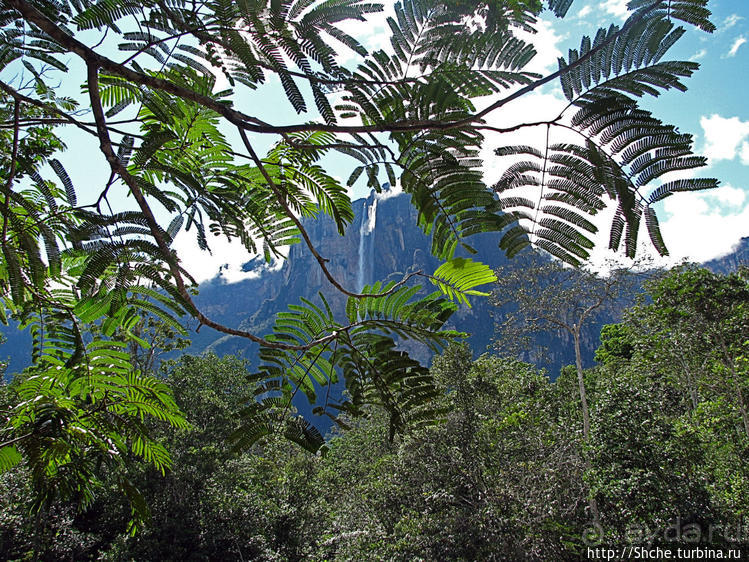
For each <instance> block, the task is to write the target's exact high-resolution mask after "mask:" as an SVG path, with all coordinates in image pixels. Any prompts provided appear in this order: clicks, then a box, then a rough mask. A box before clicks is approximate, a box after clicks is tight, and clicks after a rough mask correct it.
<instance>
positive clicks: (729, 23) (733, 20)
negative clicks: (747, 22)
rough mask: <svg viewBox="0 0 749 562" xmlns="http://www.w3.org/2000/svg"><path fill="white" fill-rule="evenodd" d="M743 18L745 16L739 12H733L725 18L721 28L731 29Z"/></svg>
mask: <svg viewBox="0 0 749 562" xmlns="http://www.w3.org/2000/svg"><path fill="white" fill-rule="evenodd" d="M743 19H744V18H743V17H742V16H740V15H738V14H731V15H730V16H728V17H727V18H726V19H724V20H723V23H722V24H721V26H720V30H721V31H725V30H726V29H730V28H732V27H733V26H734V25H736V24H737V23H739V22H740V21H741V20H743Z"/></svg>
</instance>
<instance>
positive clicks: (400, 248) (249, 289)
mask: <svg viewBox="0 0 749 562" xmlns="http://www.w3.org/2000/svg"><path fill="white" fill-rule="evenodd" d="M353 207H354V211H355V219H354V222H353V224H352V225H351V226H350V227H349V229H348V231H347V233H346V235H345V236H340V235H339V234H338V233H337V231H336V230H335V226H334V224H333V222H332V221H331V220H320V221H312V222H310V224H309V225H308V226H309V231H308V232H309V235H310V237H311V238H312V240H313V243H314V244H315V246H316V247H317V249H318V251H319V252H320V253H321V255H322V256H323V257H325V258H326V259H327V260H328V268H329V269H330V272H331V273H332V275H333V276H334V277H335V278H336V279H337V280H338V281H339V282H340V283H341V284H342V285H343V286H344V287H346V288H348V289H350V290H356V291H359V290H361V288H362V287H363V286H364V285H365V284H371V283H373V282H375V281H378V280H379V281H384V282H387V281H391V280H392V281H398V280H400V279H401V278H402V277H403V275H404V274H407V273H409V272H412V271H417V270H422V271H424V272H426V273H432V272H433V271H434V270H435V269H436V268H437V267H438V266H439V265H440V262H439V261H438V260H437V259H435V258H434V257H433V256H432V255H431V252H430V245H431V239H430V238H429V237H428V236H426V235H424V233H423V232H422V231H421V229H419V227H418V226H417V225H416V222H417V213H416V211H415V209H414V208H413V207H412V205H411V204H410V202H409V198H408V196H407V195H397V196H390V197H388V196H387V195H385V196H376V195H375V194H374V193H373V194H371V195H370V196H369V197H368V198H367V199H359V200H357V201H354V203H353ZM498 241H499V237H498V236H497V235H496V234H486V235H479V236H475V237H473V238H471V240H470V242H471V244H472V245H473V247H474V248H475V249H476V250H477V251H478V254H477V255H476V256H474V259H477V260H480V261H482V262H484V263H486V264H488V265H490V266H491V267H493V268H495V267H499V266H502V265H505V264H507V258H506V257H505V256H504V253H503V252H502V251H501V250H500V249H499V248H498ZM522 259H523V258H522V257H517V258H515V260H514V261H515V262H517V261H518V260H522ZM516 265H517V263H516ZM432 290H434V287H433V286H431V284H430V285H429V286H428V287H426V291H429V292H431V291H432ZM426 291H425V293H426ZM318 292H321V293H323V294H324V295H325V297H326V299H327V300H328V302H329V304H330V306H331V308H332V309H333V311H334V312H337V313H339V314H342V313H343V311H344V307H345V302H346V297H345V296H344V295H342V294H341V293H340V292H339V291H336V290H335V289H334V288H333V287H332V286H331V284H330V282H329V281H328V280H327V279H326V278H325V277H324V275H323V273H322V271H321V269H320V268H319V267H318V265H317V263H316V260H315V259H314V257H313V256H312V255H311V254H310V252H309V251H308V249H307V248H306V246H304V245H303V244H297V245H295V246H294V247H293V248H292V249H291V251H290V253H289V258H288V260H287V261H286V263H285V264H284V265H283V267H282V269H281V270H280V271H278V272H266V273H264V274H263V275H262V276H261V277H260V278H259V279H252V280H248V281H244V282H241V283H236V284H233V285H225V284H221V283H220V282H213V283H211V284H209V285H205V286H203V287H201V291H200V294H199V296H198V299H197V300H198V304H199V306H200V307H201V308H203V309H205V310H206V311H208V312H209V313H213V314H214V316H215V319H216V320H219V321H221V322H225V323H226V324H227V325H230V326H238V327H241V328H243V329H247V330H250V331H253V332H254V333H260V334H263V333H267V332H268V331H270V329H271V328H272V325H273V318H274V316H275V314H276V313H278V312H281V311H283V310H286V308H287V306H288V305H289V304H294V303H298V302H299V299H300V298H302V297H304V298H306V299H310V300H312V301H317V294H318ZM229 303H230V304H229ZM494 312H496V311H495V310H494V309H493V307H491V306H490V305H489V303H488V299H485V298H474V299H473V308H467V307H461V308H460V309H459V310H458V312H456V313H455V314H454V315H453V317H452V318H451V320H450V323H449V327H451V328H455V329H458V330H461V331H464V332H468V333H469V334H471V337H470V339H469V344H470V345H471V347H472V349H473V350H474V352H475V353H476V354H477V355H478V354H481V353H483V352H485V351H487V348H488V346H489V345H490V344H491V340H492V337H493V335H494V319H493V316H492V315H493V313H494ZM599 331H600V326H591V330H590V334H586V337H585V343H586V344H587V345H586V348H587V349H586V350H585V353H586V355H587V356H589V357H591V361H592V354H593V350H594V349H595V348H596V347H597V345H598V333H599ZM567 339H568V338H566V334H560V337H558V338H555V337H552V338H549V337H542V338H540V339H539V342H538V343H539V344H540V345H542V346H545V347H547V348H549V352H548V354H547V360H546V361H545V362H543V363H542V366H544V367H546V368H547V369H548V371H549V374H550V376H552V378H554V377H556V375H557V374H558V372H559V368H560V367H561V366H563V365H565V364H570V363H573V362H574V354H573V351H572V346H571V343H570V341H567ZM206 349H210V350H213V351H215V352H217V353H219V354H226V353H232V354H236V355H241V356H244V357H246V358H247V359H249V360H250V362H252V360H253V359H254V358H255V357H256V355H257V346H255V345H254V344H252V343H250V342H248V341H247V340H243V339H241V338H237V337H231V336H222V335H221V334H218V333H217V332H214V331H212V330H210V329H207V328H203V329H202V330H201V333H200V334H197V335H195V336H194V337H193V346H192V348H191V349H190V350H189V351H191V352H200V351H203V350H206ZM406 349H407V350H408V351H409V352H410V353H411V354H412V355H413V356H414V357H415V358H416V359H418V360H420V361H421V362H422V363H424V364H428V362H429V360H430V355H429V353H428V352H427V350H426V349H423V348H420V347H418V346H415V345H407V346H406ZM529 358H530V357H529V356H527V357H524V359H529Z"/></svg>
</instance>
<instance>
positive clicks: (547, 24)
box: [517, 18, 566, 74]
mask: <svg viewBox="0 0 749 562" xmlns="http://www.w3.org/2000/svg"><path fill="white" fill-rule="evenodd" d="M517 36H518V37H519V38H520V39H523V40H524V41H527V42H529V43H533V46H534V47H535V48H536V52H537V54H536V56H535V57H533V60H532V61H531V62H530V64H528V66H526V67H525V68H524V69H523V70H527V71H529V72H539V73H541V74H547V73H549V72H552V71H554V70H556V69H557V59H558V58H559V57H561V56H562V51H560V50H559V48H558V47H557V45H558V44H559V43H560V42H561V41H563V40H564V39H565V38H566V36H564V35H559V34H558V33H557V31H556V30H555V29H554V25H553V24H552V22H551V21H549V20H546V19H544V18H539V19H538V22H537V23H536V33H526V32H522V31H518V32H517Z"/></svg>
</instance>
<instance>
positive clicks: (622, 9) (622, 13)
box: [601, 0, 628, 19]
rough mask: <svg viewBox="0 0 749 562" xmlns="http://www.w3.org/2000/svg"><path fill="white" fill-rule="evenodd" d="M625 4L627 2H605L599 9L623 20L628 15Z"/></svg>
mask: <svg viewBox="0 0 749 562" xmlns="http://www.w3.org/2000/svg"><path fill="white" fill-rule="evenodd" d="M627 2H628V0H606V2H604V3H603V4H601V8H603V9H604V10H605V11H606V13H608V14H611V15H612V16H616V17H618V18H621V19H624V18H626V17H627V14H628V11H627Z"/></svg>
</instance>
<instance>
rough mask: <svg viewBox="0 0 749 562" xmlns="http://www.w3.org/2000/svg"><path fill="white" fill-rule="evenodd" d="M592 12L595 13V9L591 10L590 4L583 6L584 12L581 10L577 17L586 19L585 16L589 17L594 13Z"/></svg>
mask: <svg viewBox="0 0 749 562" xmlns="http://www.w3.org/2000/svg"><path fill="white" fill-rule="evenodd" d="M592 11H593V8H591V7H590V5H589V4H588V5H585V6H583V8H582V10H580V11H579V12H577V17H578V18H584V17H585V16H587V15H589V14H590V12H592Z"/></svg>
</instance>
